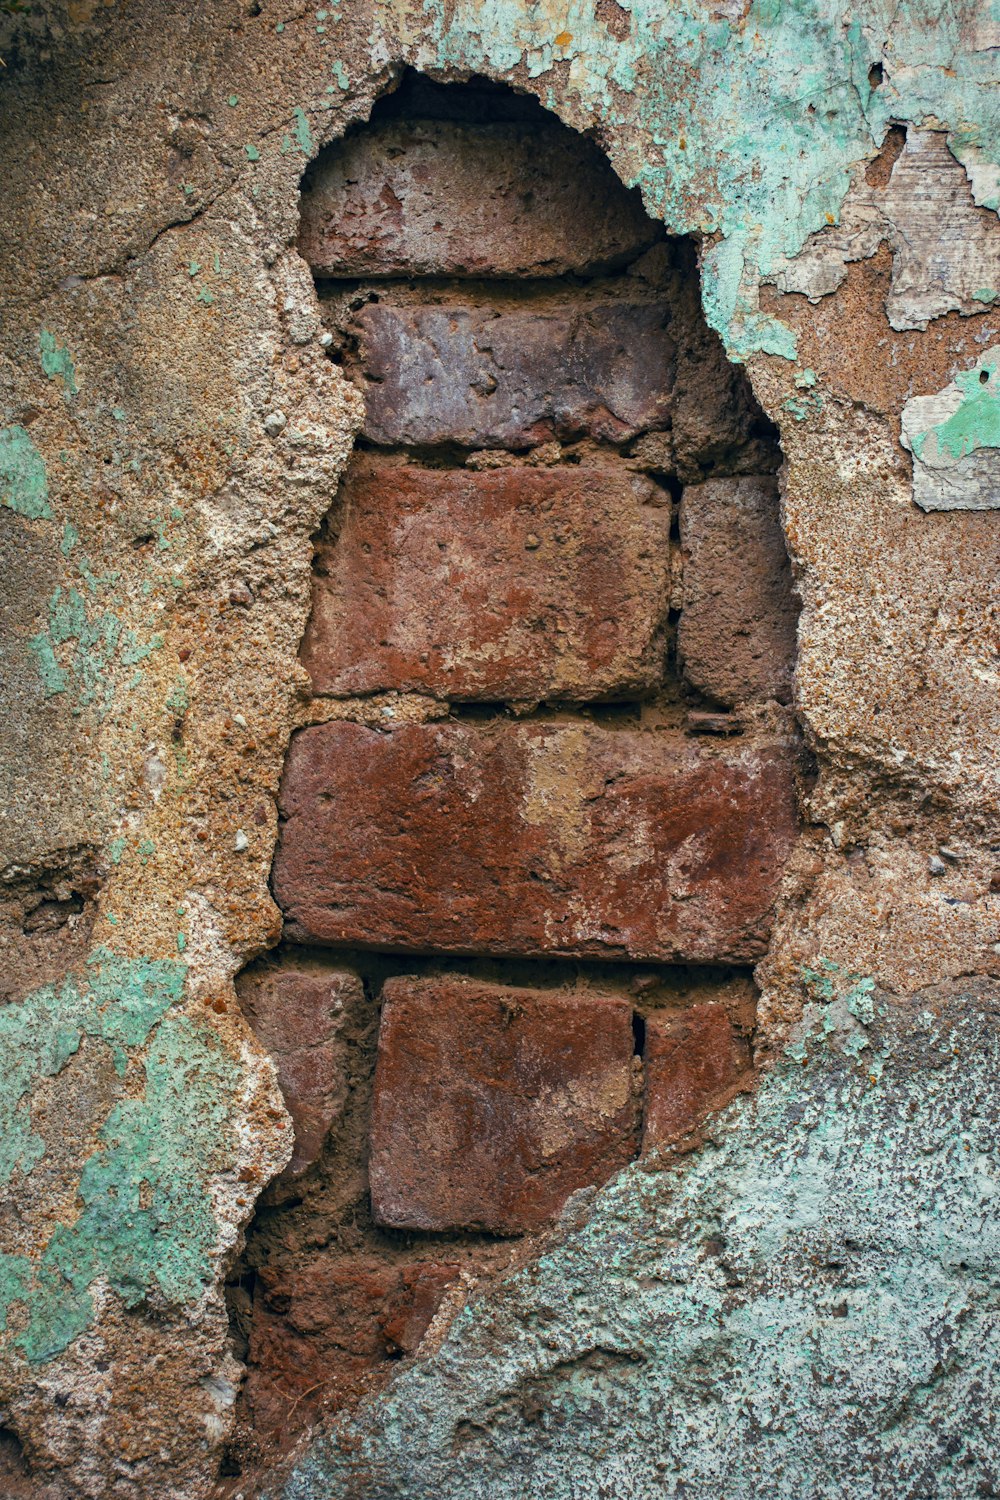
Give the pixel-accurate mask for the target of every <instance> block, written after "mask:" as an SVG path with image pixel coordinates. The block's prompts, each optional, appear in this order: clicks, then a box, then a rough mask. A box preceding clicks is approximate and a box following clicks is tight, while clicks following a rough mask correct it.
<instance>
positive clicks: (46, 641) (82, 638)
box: [29, 568, 163, 717]
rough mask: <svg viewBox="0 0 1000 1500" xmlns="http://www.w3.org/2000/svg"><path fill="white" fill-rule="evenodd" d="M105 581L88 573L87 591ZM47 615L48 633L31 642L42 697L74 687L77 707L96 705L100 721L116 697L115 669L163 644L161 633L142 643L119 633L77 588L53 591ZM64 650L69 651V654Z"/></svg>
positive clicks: (113, 618)
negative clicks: (42, 687)
mask: <svg viewBox="0 0 1000 1500" xmlns="http://www.w3.org/2000/svg"><path fill="white" fill-rule="evenodd" d="M84 571H85V572H86V569H85V568H84ZM109 581H110V580H109V579H105V578H101V579H96V578H94V577H93V575H91V577H90V587H91V592H92V593H94V594H95V595H96V593H97V592H98V585H100V586H102V587H103V586H106V585H107V584H108V582H109ZM47 616H48V620H47V626H46V629H44V630H42V631H40V632H39V633H38V634H37V635H35V636H33V637H32V639H31V640H30V641H29V645H30V647H31V649H32V651H33V652H34V654H35V657H36V660H37V663H38V670H39V674H40V676H41V679H42V682H43V685H44V688H45V693H46V696H47V697H51V696H53V695H54V694H56V693H62V692H66V691H67V690H68V689H70V688H72V689H74V691H75V693H76V700H77V704H78V706H79V707H81V708H87V707H90V706H91V705H95V706H96V707H97V710H98V713H99V714H100V716H101V717H103V716H104V714H106V713H107V712H108V710H109V709H110V707H111V701H112V698H113V696H114V689H115V672H114V667H115V665H116V664H118V663H120V664H122V665H124V666H135V665H136V664H137V663H138V662H141V661H144V660H145V659H146V658H147V657H148V656H149V655H150V654H151V653H152V652H153V651H156V650H159V649H160V647H162V645H163V638H162V636H160V635H153V636H152V637H151V638H150V639H149V640H145V641H143V640H140V639H139V637H138V636H137V635H136V634H135V632H134V631H131V630H128V631H124V632H123V631H122V626H121V620H120V619H119V617H118V615H117V614H115V613H113V612H112V611H110V610H97V609H94V607H93V605H92V604H91V603H89V602H88V600H87V598H86V597H85V595H84V594H82V593H81V592H80V590H79V589H78V588H75V587H71V588H69V589H66V590H64V589H63V588H62V587H59V588H57V589H56V590H55V591H54V593H53V594H52V596H51V597H50V599H49V601H48V606H47ZM66 647H72V649H71V650H70V651H68V652H67V651H66V650H65V648H66Z"/></svg>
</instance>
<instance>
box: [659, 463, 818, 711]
mask: <svg viewBox="0 0 1000 1500" xmlns="http://www.w3.org/2000/svg"><path fill="white" fill-rule="evenodd" d="M680 525H681V548H682V552H683V557H684V606H683V610H682V613H681V619H680V626H679V634H678V648H679V651H680V656H681V659H682V663H683V668H684V674H685V676H686V677H687V678H688V680H689V681H690V682H691V683H693V685H694V686H695V687H696V688H698V689H699V690H700V691H701V692H703V693H705V694H707V696H708V697H710V698H714V699H715V701H716V702H718V703H725V704H728V705H730V706H731V705H732V704H734V703H740V702H743V701H744V700H746V699H748V698H772V697H776V698H779V699H781V700H782V701H787V699H788V697H789V694H790V688H791V681H792V671H793V668H794V666H795V628H796V622H797V619H798V610H797V606H796V602H795V597H794V595H793V593H792V574H791V568H790V566H789V562H788V554H787V553H786V551H785V540H784V536H783V535H782V530H781V521H780V517H779V513H778V486H777V482H776V480H774V479H772V478H770V477H768V478H759V479H757V478H752V479H714V480H709V481H708V482H707V483H706V484H699V485H694V486H691V487H689V488H687V489H685V491H684V493H683V497H682V499H681V514H680Z"/></svg>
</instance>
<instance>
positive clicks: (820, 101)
mask: <svg viewBox="0 0 1000 1500" xmlns="http://www.w3.org/2000/svg"><path fill="white" fill-rule="evenodd" d="M420 9H421V21H422V24H421V30H420V38H419V43H418V45H417V46H416V47H415V48H414V53H415V56H414V61H416V63H417V65H418V66H421V67H424V68H427V69H445V70H446V69H448V68H456V69H460V70H464V71H466V72H484V73H489V74H492V75H507V74H509V73H510V72H511V71H512V70H513V69H515V68H520V69H523V70H524V71H525V72H526V73H527V75H528V76H529V77H532V78H541V77H543V76H544V74H545V72H546V71H547V70H548V69H550V68H551V67H552V66H553V65H555V64H557V63H558V64H560V65H561V66H562V67H564V68H566V69H568V97H569V98H570V99H571V100H573V101H574V103H575V105H576V106H577V108H578V110H579V113H580V114H581V115H582V116H583V117H585V118H587V119H588V122H589V121H592V122H593V123H595V124H596V125H597V126H598V128H599V129H600V130H601V133H602V134H605V135H606V136H607V137H608V138H609V139H615V138H616V137H619V138H625V139H626V140H627V139H628V138H629V137H630V136H631V137H632V139H633V144H631V145H629V146H626V147H625V148H624V150H623V154H622V157H621V158H620V161H619V168H620V170H621V172H622V175H623V177H624V178H625V180H626V181H627V182H628V184H629V185H630V186H633V185H638V186H639V187H641V188H642V191H643V194H644V197H645V200H646V203H647V206H648V207H649V210H650V212H651V213H653V214H654V215H655V216H657V217H658V218H661V219H662V220H663V221H664V222H665V223H666V225H667V227H668V228H669V229H670V230H671V232H673V233H678V234H688V233H692V234H698V235H702V236H704V235H716V234H718V235H719V236H721V238H720V240H719V241H718V242H717V243H715V244H710V245H708V247H707V248H706V250H705V253H704V259H703V267H702V276H703V293H702V294H703V300H704V305H705V311H706V316H707V318H708V321H709V323H710V325H711V326H712V327H713V328H715V329H716V330H717V331H718V332H719V333H720V334H721V336H722V338H723V340H724V342H725V344H726V347H727V350H728V352H729V354H730V356H731V357H733V358H737V359H746V358H748V357H749V356H750V355H752V354H753V353H755V352H757V351H761V350H763V351H767V352H770V353H773V354H776V355H779V356H781V357H783V358H787V359H791V358H794V357H795V338H794V335H793V333H792V331H791V329H789V328H788V327H787V325H785V324H784V323H782V322H781V321H780V320H779V319H778V318H776V317H773V316H771V315H769V314H766V313H764V312H762V310H761V308H760V301H759V288H760V283H761V278H762V277H763V276H766V275H767V274H769V273H770V272H771V271H772V270H773V268H774V267H775V266H776V265H777V264H778V263H779V262H782V261H783V260H784V259H785V258H786V257H794V256H795V255H796V254H797V253H798V251H799V250H800V249H801V248H802V246H803V245H804V244H805V242H806V240H807V238H808V237H809V235H810V234H812V233H814V232H815V231H817V230H820V229H822V228H824V227H825V226H827V225H829V224H835V223H837V222H838V220H839V217H840V212H841V208H842V205H843V202H844V199H845V197H846V194H847V191H848V188H849V186H850V181H851V174H852V172H853V170H854V169H855V168H856V167H857V166H858V165H859V164H860V163H864V162H865V161H867V160H869V159H870V158H871V157H872V156H873V155H874V154H875V150H876V148H877V147H878V146H879V145H880V144H881V142H882V140H883V139H884V136H885V133H886V129H887V127H888V125H889V124H890V123H891V122H892V121H905V122H911V123H913V124H918V125H925V124H926V125H934V126H935V127H936V128H944V129H946V130H948V131H949V143H950V144H951V146H952V149H953V151H954V154H955V155H956V157H957V158H958V159H959V160H960V161H961V162H962V163H963V165H965V166H966V169H967V171H968V172H969V174H970V180H971V181H972V182H973V188H974V192H975V193H976V195H977V201H979V202H985V201H987V200H992V199H993V198H995V197H996V196H997V184H998V182H1000V174H998V171H997V164H998V163H1000V111H998V110H997V109H996V108H995V107H994V102H993V101H994V100H995V98H996V90H997V85H998V83H1000V49H998V48H995V47H986V46H984V47H983V48H981V49H980V50H978V51H973V50H972V48H971V47H970V45H969V37H970V22H969V19H968V14H969V13H968V11H967V8H964V9H963V7H962V6H944V7H942V6H933V7H929V6H927V5H926V4H917V3H913V0H909V3H907V0H903V3H902V4H900V5H898V6H896V5H889V4H888V3H887V0H862V3H861V4H859V5H855V6H853V7H852V8H851V10H850V12H849V14H848V12H845V8H844V6H843V5H842V4H841V3H839V0H780V3H779V0H751V3H750V4H749V5H747V6H746V7H745V8H744V7H733V10H734V11H735V12H736V14H735V15H734V16H733V17H732V18H731V17H730V16H729V15H727V14H724V13H723V7H721V6H719V7H712V6H708V5H705V4H703V3H702V0H675V3H672V4H670V5H664V4H663V3H662V0H631V3H630V4H628V5H627V6H626V7H624V9H625V13H626V16H627V23H628V25H627V32H626V34H625V35H621V32H622V30H623V27H622V26H621V25H616V30H615V31H614V32H613V31H611V30H610V29H609V26H608V23H607V22H606V21H605V20H604V19H603V17H602V12H601V11H600V10H597V11H595V7H594V5H593V3H592V0H565V3H563V4H561V5H560V6H559V7H558V8H557V9H554V8H553V7H552V6H550V5H532V6H521V7H518V6H514V5H512V4H511V3H510V0H424V4H423V5H422V6H421V8H420ZM725 9H726V10H728V9H729V7H726V8H725ZM614 14H615V15H618V12H617V10H615V11H614ZM376 18H377V19H376V21H375V22H374V24H373V27H372V30H371V33H370V36H369V48H370V50H371V51H372V53H373V54H375V53H378V52H380V51H381V52H382V53H383V54H385V55H396V53H395V52H394V51H393V49H394V48H396V49H398V45H399V43H398V39H397V30H396V26H395V22H394V18H393V15H392V8H389V7H382V8H377V10H376ZM400 29H402V28H400ZM567 37H568V38H569V41H568V42H567V41H566V40H565V38H567ZM568 53H571V54H572V55H571V56H568V55H567V54H568ZM564 59H565V60H564ZM874 63H879V64H880V65H883V67H884V79H883V82H882V84H881V86H880V87H879V88H874V89H873V88H872V87H871V85H870V83H869V79H868V72H869V69H870V68H871V66H872V65H873V64H874ZM541 95H542V102H543V103H544V104H547V105H548V106H549V107H552V105H554V104H555V103H556V100H555V98H554V96H553V94H552V91H551V90H545V89H542V90H541ZM977 182H978V183H980V184H981V190H980V188H977V186H976V184H977Z"/></svg>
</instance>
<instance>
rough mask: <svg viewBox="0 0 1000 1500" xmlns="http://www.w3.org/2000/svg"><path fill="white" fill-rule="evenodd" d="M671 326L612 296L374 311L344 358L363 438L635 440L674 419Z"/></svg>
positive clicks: (662, 309) (653, 310)
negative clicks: (354, 381)
mask: <svg viewBox="0 0 1000 1500" xmlns="http://www.w3.org/2000/svg"><path fill="white" fill-rule="evenodd" d="M669 323H670V311H669V308H668V307H667V305H666V304H665V303H645V302H626V301H619V300H614V299H610V298H609V299H605V300H602V301H587V300H583V299H581V300H580V301H579V302H577V303H575V304H573V303H566V302H563V303H560V304H551V303H545V304H542V305H534V304H529V305H524V304H517V303H510V302H508V303H506V304H504V305H494V304H493V303H476V302H473V301H465V302H444V303H432V304H419V303H417V304H410V303H406V302H396V303H394V302H392V301H389V300H386V299H385V298H383V299H382V300H380V301H379V302H374V303H369V304H367V305H366V306H365V307H363V308H362V309H361V310H360V311H359V312H358V313H357V314H356V316H355V318H354V320H353V323H352V331H353V333H354V335H355V336H356V338H357V341H358V351H357V354H356V355H355V356H352V357H351V359H350V360H348V361H347V363H348V367H349V368H350V367H352V366H353V367H354V368H356V369H357V371H358V374H359V378H361V380H362V384H363V386H364V391H365V423H364V428H363V432H364V435H365V437H367V438H369V439H370V440H371V441H372V442H374V443H380V444H383V445H396V444H439V443H459V444H461V445H463V446H465V447H469V448H489V447H501V448H526V447H529V446H531V445H532V444H535V443H541V442H544V441H545V440H546V439H550V438H552V437H558V438H575V437H581V436H585V435H588V434H589V435H591V436H594V437H599V438H606V439H609V440H612V441H619V440H622V439H625V438H630V437H634V436H635V435H636V434H637V433H639V432H641V431H642V430H643V429H645V428H647V427H656V426H661V425H664V424H665V423H667V422H668V421H669V414H670V391H671V386H672V384H673V372H674V363H675V348H674V343H673V340H672V338H671V336H670V332H669Z"/></svg>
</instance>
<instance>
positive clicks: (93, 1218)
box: [17, 1016, 238, 1364]
mask: <svg viewBox="0 0 1000 1500" xmlns="http://www.w3.org/2000/svg"><path fill="white" fill-rule="evenodd" d="M237 1082H238V1079H237V1068H236V1066H235V1064H234V1063H233V1060H232V1059H231V1058H230V1057H229V1055H228V1054H227V1053H226V1051H225V1049H224V1048H223V1046H222V1044H221V1042H220V1041H219V1039H218V1037H217V1036H216V1035H215V1033H214V1032H213V1031H211V1029H210V1028H207V1027H205V1026H198V1025H196V1024H195V1022H193V1021H191V1020H190V1019H189V1018H188V1017H186V1016H177V1017H172V1018H168V1019H166V1020H164V1021H163V1022H162V1024H161V1025H160V1026H159V1028H158V1029H157V1031H156V1034H155V1036H153V1038H152V1040H151V1042H150V1045H149V1049H148V1054H147V1057H146V1061H145V1090H144V1093H143V1096H142V1098H140V1099H126V1100H123V1101H122V1102H121V1103H120V1104H117V1105H115V1107H114V1108H113V1109H112V1111H111V1113H110V1114H109V1116H108V1118H107V1121H106V1123H105V1124H104V1126H103V1127H102V1129H101V1131H100V1142H101V1149H100V1150H98V1151H96V1152H95V1153H94V1155H93V1156H91V1157H90V1158H89V1160H88V1161H87V1162H86V1164H85V1166H84V1168H83V1173H82V1176H81V1179H80V1189H79V1197H80V1200H81V1202H82V1204H83V1209H82V1212H81V1213H80V1215H79V1217H78V1218H77V1219H76V1222H75V1223H74V1224H72V1225H70V1226H64V1225H59V1226H58V1227H57V1228H56V1230H55V1232H54V1233H53V1235H52V1238H51V1239H50V1241H49V1243H48V1245H47V1246H46V1249H45V1252H44V1254H43V1256H42V1259H41V1263H40V1266H39V1269H38V1273H37V1277H36V1278H35V1284H34V1286H33V1287H32V1289H31V1294H30V1298H29V1301H28V1306H29V1308H30V1316H29V1320H28V1324H27V1327H26V1329H25V1331H24V1333H23V1334H21V1335H20V1336H19V1338H18V1339H17V1343H18V1345H19V1347H20V1348H21V1349H22V1351H23V1352H24V1354H25V1355H26V1357H27V1358H28V1360H29V1361H30V1362H31V1363H32V1364H41V1363H44V1362H45V1361H47V1360H49V1359H52V1358H54V1356H55V1355H57V1354H59V1353H61V1351H62V1350H63V1349H65V1348H67V1346H68V1345H69V1344H70V1343H71V1342H72V1341H73V1339H75V1338H76V1337H78V1336H79V1334H81V1333H83V1332H84V1331H85V1330H86V1329H87V1328H88V1327H89V1326H90V1323H91V1321H92V1319H93V1304H92V1301H91V1296H90V1288H91V1286H92V1285H93V1283H94V1281H96V1280H97V1278H98V1277H101V1278H104V1279H106V1280H107V1282H108V1283H109V1285H110V1286H111V1288H112V1290H113V1291H115V1292H117V1293H118V1295H119V1296H120V1297H121V1298H122V1301H123V1302H124V1303H125V1305H126V1307H136V1306H137V1305H138V1304H139V1303H140V1302H142V1301H144V1300H145V1299H146V1298H147V1297H149V1296H150V1295H151V1294H152V1293H153V1292H154V1291H155V1292H158V1293H159V1294H160V1295H161V1296H162V1297H164V1298H165V1299H166V1300H167V1301H168V1302H170V1303H172V1304H174V1305H176V1306H180V1305H184V1304H190V1303H192V1302H194V1301H196V1300H197V1298H198V1297H199V1296H200V1295H201V1293H202V1292H203V1291H204V1289H205V1287H206V1285H207V1284H208V1282H209V1280H210V1279H211V1271H212V1266H211V1253H212V1248H213V1246H214V1244H215V1241H216V1238H217V1236H218V1225H217V1223H216V1220H215V1215H214V1214H213V1212H212V1205H211V1199H210V1197H209V1195H208V1192H207V1190H206V1180H207V1178H208V1176H209V1175H210V1174H211V1172H212V1170H213V1168H216V1169H217V1168H218V1166H219V1164H220V1160H221V1157H222V1154H223V1152H224V1150H225V1143H226V1141H227V1139H228V1135H229V1131H228V1129H227V1116H228V1113H229V1109H230V1107H231V1100H232V1096H233V1094H234V1092H235V1089H236V1087H237Z"/></svg>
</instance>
